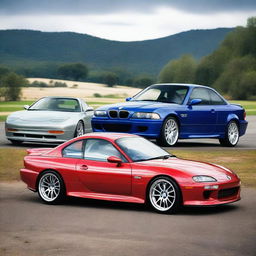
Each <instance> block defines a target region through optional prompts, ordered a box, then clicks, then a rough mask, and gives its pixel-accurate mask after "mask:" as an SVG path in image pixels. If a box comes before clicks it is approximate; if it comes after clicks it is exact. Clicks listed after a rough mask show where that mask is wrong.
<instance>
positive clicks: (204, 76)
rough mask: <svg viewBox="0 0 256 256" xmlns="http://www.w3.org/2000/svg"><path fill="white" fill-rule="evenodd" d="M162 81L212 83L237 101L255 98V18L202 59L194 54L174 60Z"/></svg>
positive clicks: (164, 73) (167, 68)
mask: <svg viewBox="0 0 256 256" xmlns="http://www.w3.org/2000/svg"><path fill="white" fill-rule="evenodd" d="M158 80H159V82H176V83H196V84H202V85H208V86H211V87H213V88H215V89H217V90H218V91H220V92H221V93H224V94H226V95H228V96H230V97H231V98H233V99H238V100H247V99H249V100H250V99H251V100H256V17H251V18H249V19H248V20H247V26H246V27H237V28H236V29H235V30H234V31H232V32H230V33H229V34H228V35H227V36H226V38H225V39H224V41H223V42H222V43H221V45H220V46H219V48H218V49H216V50H215V51H214V52H213V53H212V54H210V55H208V56H206V57H204V58H202V59H201V60H200V61H199V62H198V61H197V60H195V59H194V58H193V56H192V55H183V56H182V57H181V58H179V59H176V60H171V61H170V62H169V63H167V64H166V65H165V66H164V67H163V69H162V70H161V72H160V74H159V78H158Z"/></svg>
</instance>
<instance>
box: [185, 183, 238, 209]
mask: <svg viewBox="0 0 256 256" xmlns="http://www.w3.org/2000/svg"><path fill="white" fill-rule="evenodd" d="M212 185H219V188H218V189H212V190H211V189H205V188H204V186H205V184H203V185H197V186H193V187H188V186H187V187H186V186H185V187H182V194H183V205H184V206H186V205H187V206H188V205H191V206H215V205H222V204H228V203H233V202H236V201H238V200H240V199H241V197H240V190H241V189H240V181H237V182H231V183H224V184H217V183H216V184H212Z"/></svg>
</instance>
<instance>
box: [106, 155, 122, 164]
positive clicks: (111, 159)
mask: <svg viewBox="0 0 256 256" xmlns="http://www.w3.org/2000/svg"><path fill="white" fill-rule="evenodd" d="M107 160H108V162H109V163H115V164H117V166H121V164H122V160H121V159H120V158H119V157H116V156H109V157H108V158H107Z"/></svg>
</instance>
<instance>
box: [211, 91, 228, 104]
mask: <svg viewBox="0 0 256 256" xmlns="http://www.w3.org/2000/svg"><path fill="white" fill-rule="evenodd" d="M209 93H210V98H211V104H212V105H226V103H225V101H224V100H223V99H222V98H221V97H220V96H219V95H218V94H217V93H216V92H214V91H212V90H209Z"/></svg>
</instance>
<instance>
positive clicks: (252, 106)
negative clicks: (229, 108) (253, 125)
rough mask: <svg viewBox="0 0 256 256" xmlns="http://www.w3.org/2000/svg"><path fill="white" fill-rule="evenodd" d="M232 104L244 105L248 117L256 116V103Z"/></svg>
mask: <svg viewBox="0 0 256 256" xmlns="http://www.w3.org/2000/svg"><path fill="white" fill-rule="evenodd" d="M230 102H231V103H235V104H240V105H242V106H243V107H244V108H245V110H246V114H247V115H256V101H246V100H231V101H230Z"/></svg>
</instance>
